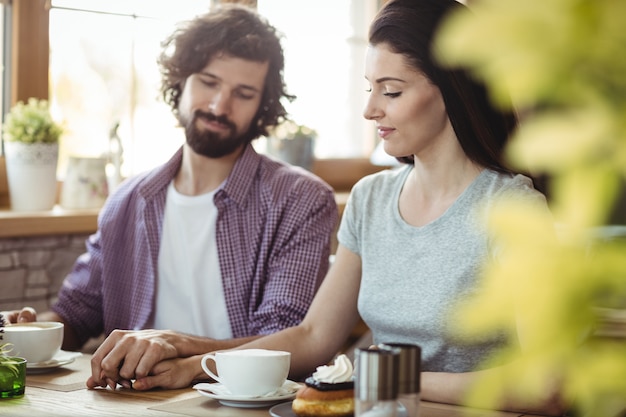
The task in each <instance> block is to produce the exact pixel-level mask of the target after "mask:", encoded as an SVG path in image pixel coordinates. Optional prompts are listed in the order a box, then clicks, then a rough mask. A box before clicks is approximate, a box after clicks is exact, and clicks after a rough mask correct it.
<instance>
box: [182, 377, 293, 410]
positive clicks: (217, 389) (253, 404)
mask: <svg viewBox="0 0 626 417" xmlns="http://www.w3.org/2000/svg"><path fill="white" fill-rule="evenodd" d="M300 386H301V385H300V384H298V383H297V382H293V381H290V380H287V381H285V383H284V384H283V386H282V387H281V388H279V389H278V390H277V391H276V392H273V393H271V394H266V395H263V396H254V397H249V396H242V395H232V394H228V393H227V390H226V388H225V387H224V386H223V385H222V384H219V383H212V384H210V383H205V382H202V383H199V384H196V385H194V386H193V388H194V389H196V390H197V391H198V393H200V394H201V395H204V396H205V397H209V398H213V399H214V400H217V401H219V403H220V404H222V405H225V406H228V407H238V408H260V407H267V406H270V405H273V404H276V403H279V402H282V401H288V400H293V399H294V398H295V397H296V391H298V389H299V388H300Z"/></svg>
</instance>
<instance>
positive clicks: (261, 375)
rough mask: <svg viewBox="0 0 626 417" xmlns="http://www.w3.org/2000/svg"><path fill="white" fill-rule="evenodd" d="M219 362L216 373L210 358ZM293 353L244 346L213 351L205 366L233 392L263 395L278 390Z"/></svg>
mask: <svg viewBox="0 0 626 417" xmlns="http://www.w3.org/2000/svg"><path fill="white" fill-rule="evenodd" d="M209 360H212V361H214V362H215V366H216V368H217V373H218V375H219V376H218V375H215V374H214V373H213V372H212V371H211V370H210V369H209V367H208V366H207V364H206V362H207V361H209ZM290 362H291V353H289V352H284V351H280V350H266V349H241V350H229V351H223V352H216V353H210V354H208V355H205V356H204V357H203V358H202V369H204V372H206V373H207V374H208V375H209V376H210V377H211V378H213V379H215V380H216V381H217V382H219V383H221V384H222V385H223V386H224V387H225V388H226V389H228V391H230V393H231V394H232V395H238V396H250V397H255V396H262V395H266V394H269V393H271V392H274V391H276V390H278V389H279V388H280V387H282V386H283V384H284V383H285V381H286V380H287V376H288V375H289V365H290Z"/></svg>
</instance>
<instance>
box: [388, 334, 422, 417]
mask: <svg viewBox="0 0 626 417" xmlns="http://www.w3.org/2000/svg"><path fill="white" fill-rule="evenodd" d="M378 347H379V348H380V349H400V360H399V364H400V370H399V374H398V402H399V403H400V404H401V405H402V406H404V411H405V414H406V417H418V415H419V405H420V372H421V362H422V348H421V347H419V346H418V345H412V344H408V343H381V344H379V345H378Z"/></svg>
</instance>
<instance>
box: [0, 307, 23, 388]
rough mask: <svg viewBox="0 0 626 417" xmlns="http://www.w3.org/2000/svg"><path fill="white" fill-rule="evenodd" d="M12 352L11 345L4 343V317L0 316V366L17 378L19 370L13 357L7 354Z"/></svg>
mask: <svg viewBox="0 0 626 417" xmlns="http://www.w3.org/2000/svg"><path fill="white" fill-rule="evenodd" d="M12 350H13V344H12V343H8V342H4V316H3V315H2V314H0V366H2V367H4V368H6V369H8V370H10V371H11V372H12V373H13V374H14V375H15V376H17V374H18V372H19V369H18V367H17V364H16V363H15V361H14V359H13V357H11V356H9V353H11V351H12Z"/></svg>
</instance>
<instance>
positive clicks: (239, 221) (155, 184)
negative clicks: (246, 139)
mask: <svg viewBox="0 0 626 417" xmlns="http://www.w3.org/2000/svg"><path fill="white" fill-rule="evenodd" d="M181 161H182V149H180V150H179V151H178V152H177V153H176V154H175V155H174V156H173V157H172V159H170V161H169V162H167V163H166V164H165V165H163V166H161V167H158V168H156V169H154V170H152V171H150V172H147V173H144V174H141V175H138V176H136V177H133V178H130V179H128V180H127V181H125V182H124V183H123V184H122V185H120V187H119V188H118V190H116V192H115V193H114V194H112V195H111V196H110V198H109V199H108V200H107V202H106V204H105V206H104V207H103V209H102V210H101V212H100V215H99V217H98V231H97V232H96V233H95V234H93V235H92V236H90V237H89V239H88V240H87V252H86V253H85V254H83V255H81V256H80V257H79V258H78V260H77V261H76V263H75V265H74V267H73V269H72V271H71V272H70V274H69V275H68V276H67V277H66V279H65V281H64V283H63V286H62V288H61V290H60V291H59V298H58V301H57V302H56V303H55V304H54V305H53V307H52V309H53V311H55V312H56V313H58V314H59V315H60V316H61V317H62V318H63V320H65V321H66V323H67V324H68V325H69V326H71V327H73V328H74V329H75V331H76V333H77V335H78V337H79V338H80V339H81V341H82V342H84V341H86V340H87V339H88V338H89V337H92V336H98V335H99V334H101V333H102V332H103V331H104V332H105V334H109V333H110V332H111V331H112V330H114V329H143V328H145V326H146V325H147V324H148V323H150V322H151V319H152V314H153V310H154V303H155V295H156V294H155V286H156V283H157V282H158V280H157V271H158V268H157V260H158V256H159V247H160V240H161V235H162V229H163V215H164V211H165V198H166V194H167V186H168V185H169V183H170V182H171V180H172V179H173V178H174V175H175V174H176V172H177V171H178V169H179V168H180V165H181ZM214 201H215V205H216V206H217V208H218V210H219V214H218V218H217V224H216V228H217V229H216V239H217V248H218V254H219V260H220V269H221V272H222V280H223V286H224V295H225V297H226V308H227V310H228V316H229V318H230V325H231V328H232V332H233V336H234V337H244V336H251V335H262V334H269V333H273V332H275V331H278V330H280V329H283V328H285V327H290V326H294V325H296V324H298V323H299V322H300V321H301V320H302V319H303V318H304V315H305V314H306V311H307V309H308V307H309V304H310V303H311V301H312V300H313V296H314V294H315V292H316V291H317V289H318V287H319V285H320V284H321V281H322V279H323V278H324V276H325V274H326V271H327V269H328V258H329V254H330V238H331V234H332V233H333V232H334V228H335V225H336V222H337V218H338V214H337V205H336V203H335V199H334V194H333V190H332V188H331V187H330V186H328V185H327V184H326V183H324V182H323V181H321V180H320V179H319V178H317V177H315V176H314V175H312V174H310V173H308V172H307V171H305V170H303V169H300V168H294V167H290V166H287V165H285V164H282V163H280V162H277V161H274V160H272V159H270V158H267V157H266V156H263V155H259V154H257V153H256V152H255V151H254V149H253V148H252V146H251V145H248V146H247V147H246V149H245V150H244V152H243V154H242V156H241V157H240V158H239V160H238V161H237V162H236V164H235V166H234V168H233V171H232V172H231V174H230V176H229V177H228V179H227V180H226V182H225V184H224V186H223V188H222V189H221V190H219V191H218V192H217V193H216V195H215V200H214ZM211 296H212V295H211V294H206V298H207V301H209V302H210V299H211ZM186 314H187V312H186V311H181V312H180V318H181V320H184V319H185V315H186ZM173 330H176V329H173Z"/></svg>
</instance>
